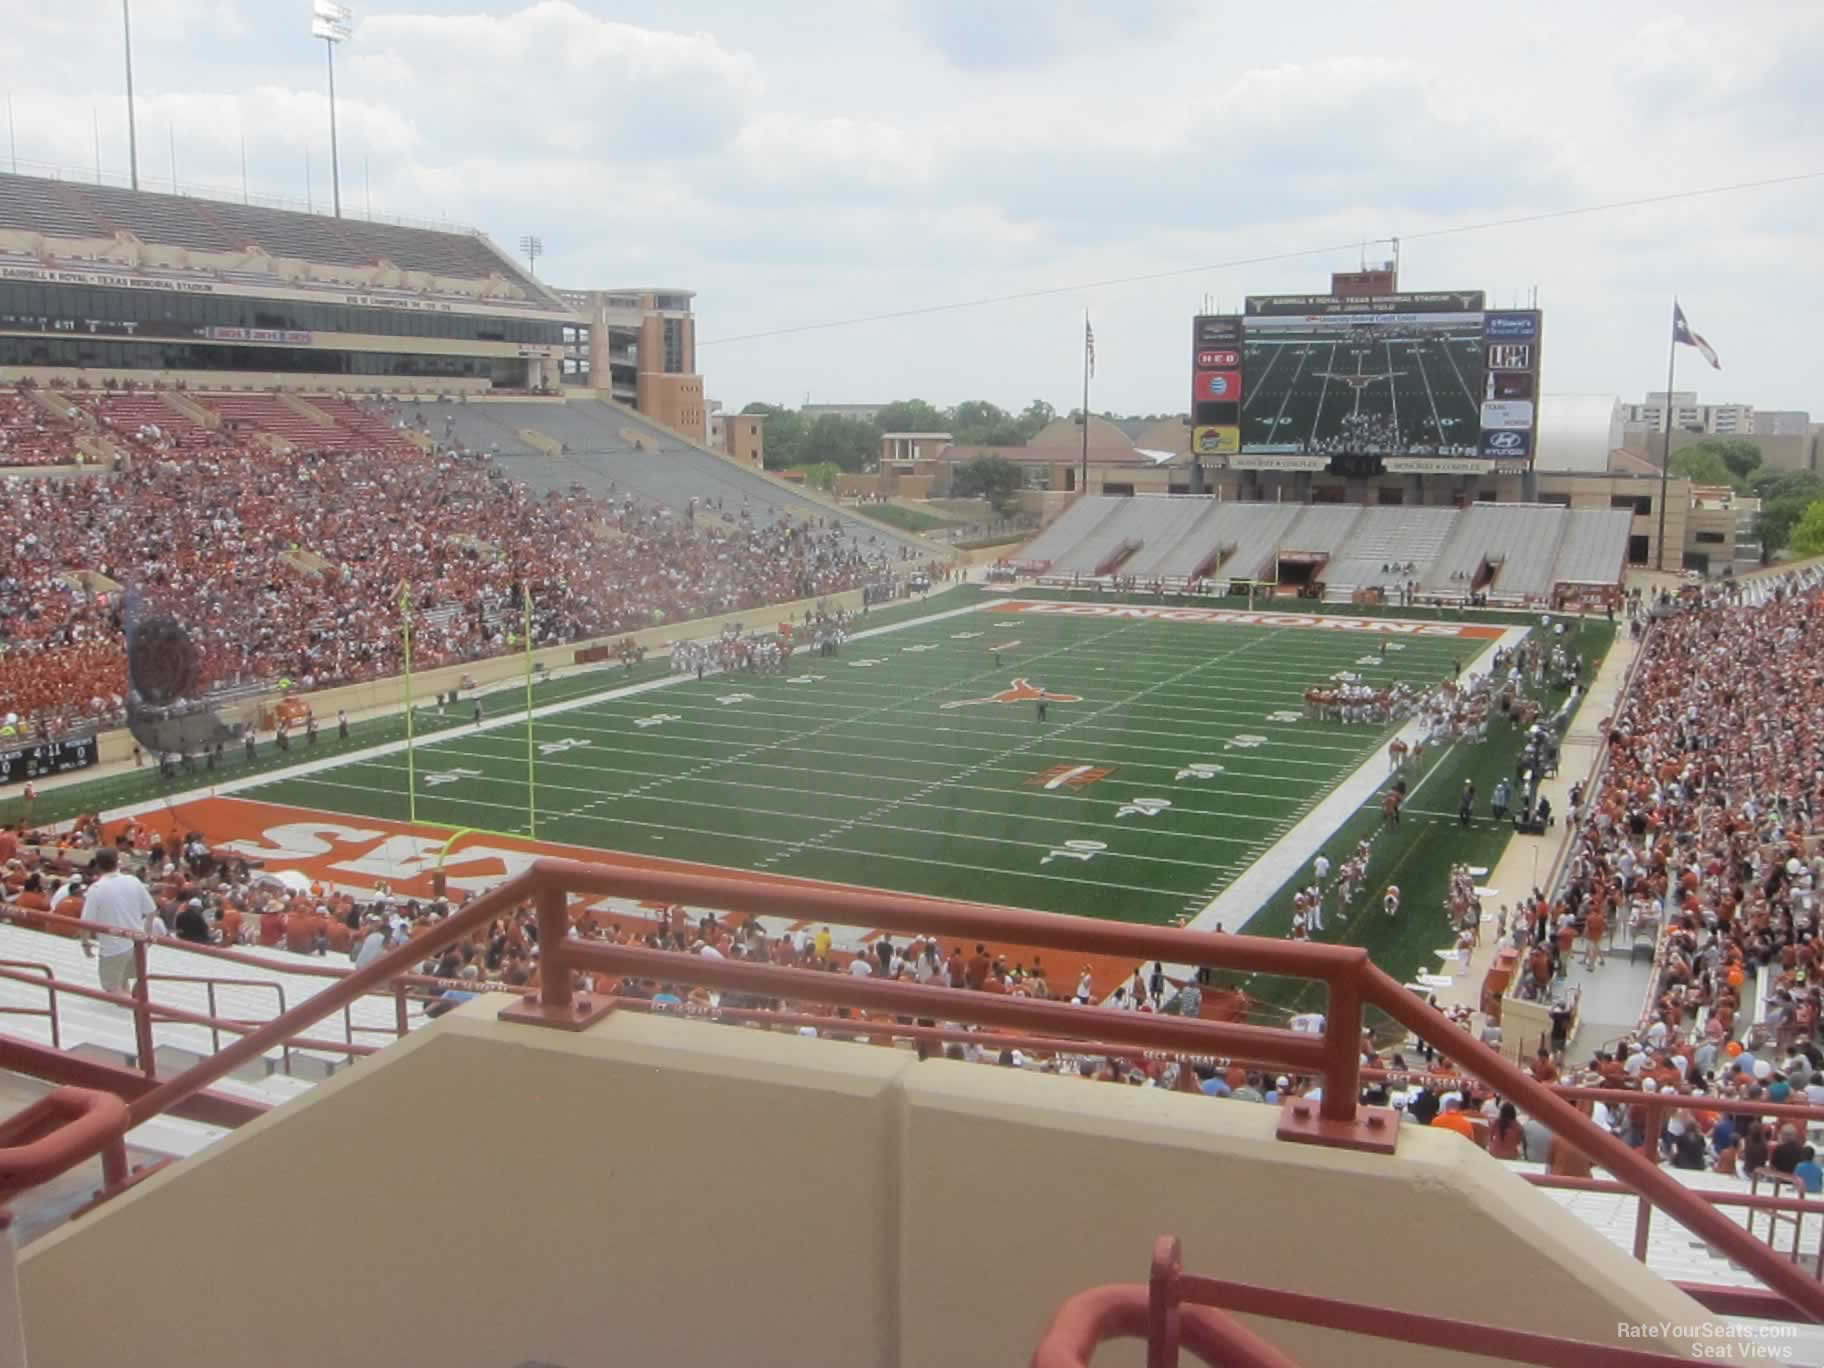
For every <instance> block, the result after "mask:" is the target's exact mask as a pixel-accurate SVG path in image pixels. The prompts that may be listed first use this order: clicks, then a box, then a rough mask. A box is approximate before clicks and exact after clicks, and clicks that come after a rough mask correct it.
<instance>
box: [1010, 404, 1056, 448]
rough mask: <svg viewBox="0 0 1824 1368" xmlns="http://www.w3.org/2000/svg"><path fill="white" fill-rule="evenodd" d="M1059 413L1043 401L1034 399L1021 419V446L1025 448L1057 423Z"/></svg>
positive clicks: (1021, 415)
mask: <svg viewBox="0 0 1824 1368" xmlns="http://www.w3.org/2000/svg"><path fill="white" fill-rule="evenodd" d="M1057 417H1058V411H1057V410H1056V409H1055V408H1053V407H1052V406H1051V405H1050V404H1048V403H1046V402H1045V401H1044V400H1043V399H1034V400H1033V401H1032V402H1031V403H1030V404H1028V405H1026V407H1025V409H1024V410H1022V411H1021V413H1020V417H1019V426H1020V445H1021V446H1024V445H1025V444H1026V443H1027V442H1030V441H1031V440H1032V439H1033V438H1034V437H1037V436H1038V435H1039V433H1040V432H1042V431H1043V430H1044V429H1045V428H1047V427H1049V426H1051V424H1052V423H1054V422H1056V421H1057Z"/></svg>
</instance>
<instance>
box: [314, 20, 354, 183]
mask: <svg viewBox="0 0 1824 1368" xmlns="http://www.w3.org/2000/svg"><path fill="white" fill-rule="evenodd" d="M354 17H355V12H354V11H353V10H352V9H350V8H349V7H348V6H347V5H339V4H337V3H336V0H311V9H310V36H311V37H312V38H321V39H322V40H323V50H324V51H325V52H327V53H328V54H329V193H330V198H331V200H332V201H333V203H334V204H335V207H336V217H337V218H341V217H342V165H341V158H340V154H339V153H338V151H337V150H336V44H337V43H346V42H347V41H348V40H349V38H350V36H351V35H352V34H353V33H354Z"/></svg>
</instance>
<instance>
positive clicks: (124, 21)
mask: <svg viewBox="0 0 1824 1368" xmlns="http://www.w3.org/2000/svg"><path fill="white" fill-rule="evenodd" d="M129 5H130V0H120V33H121V37H122V38H123V39H125V40H126V53H127V168H128V170H129V171H130V172H131V174H132V177H133V188H134V189H135V190H137V189H139V133H138V130H137V129H136V127H135V125H134V122H133V15H132V13H131V11H130V8H129ZM8 108H9V110H10V108H11V107H10V106H9V107H8ZM14 160H15V161H17V158H15V159H14ZM18 169H19V168H18V167H17V166H14V167H13V170H15V171H17V170H18ZM100 179H101V177H99V176H97V177H96V180H100Z"/></svg>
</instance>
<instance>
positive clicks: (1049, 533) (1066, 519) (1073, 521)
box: [1019, 497, 1127, 569]
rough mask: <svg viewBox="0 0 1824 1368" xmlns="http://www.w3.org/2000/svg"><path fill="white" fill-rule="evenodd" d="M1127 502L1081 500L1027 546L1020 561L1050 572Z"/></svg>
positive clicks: (1095, 499)
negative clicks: (1057, 561)
mask: <svg viewBox="0 0 1824 1368" xmlns="http://www.w3.org/2000/svg"><path fill="white" fill-rule="evenodd" d="M1126 502H1127V500H1124V499H1113V498H1109V499H1099V498H1095V497H1091V498H1087V499H1078V500H1077V501H1076V502H1075V503H1073V504H1072V505H1071V506H1070V507H1069V508H1067V509H1065V510H1064V511H1063V512H1062V513H1060V514H1059V515H1058V516H1057V518H1056V519H1055V520H1054V521H1053V522H1052V524H1051V526H1049V527H1047V528H1046V529H1045V530H1044V531H1043V532H1041V533H1039V535H1038V536H1036V537H1034V538H1033V539H1032V540H1031V541H1030V542H1028V543H1027V544H1026V548H1025V550H1023V551H1021V552H1020V556H1019V558H1020V560H1022V561H1024V562H1026V563H1028V564H1031V565H1034V566H1039V567H1043V568H1045V569H1050V568H1051V567H1052V566H1053V564H1054V563H1055V562H1056V560H1057V558H1058V557H1059V556H1063V555H1066V554H1068V553H1069V552H1070V551H1071V550H1072V549H1074V548H1075V547H1076V546H1077V545H1078V544H1079V543H1080V542H1082V541H1083V540H1084V539H1085V538H1087V537H1089V536H1090V535H1091V534H1092V533H1093V532H1094V531H1095V529H1096V526H1097V524H1099V523H1101V522H1102V521H1103V520H1105V519H1107V518H1112V517H1114V516H1115V515H1116V514H1118V513H1119V512H1120V511H1121V510H1120V507H1119V506H1120V505H1121V504H1123V503H1126Z"/></svg>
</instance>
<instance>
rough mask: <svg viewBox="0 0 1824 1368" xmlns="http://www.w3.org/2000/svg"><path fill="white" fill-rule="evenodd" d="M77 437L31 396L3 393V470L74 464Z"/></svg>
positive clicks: (0, 427)
mask: <svg viewBox="0 0 1824 1368" xmlns="http://www.w3.org/2000/svg"><path fill="white" fill-rule="evenodd" d="M75 459H76V456H75V444H74V434H73V433H72V432H71V431H70V430H69V429H68V428H67V427H66V426H65V425H62V424H59V423H58V421H57V420H56V419H55V418H54V417H52V416H51V415H50V414H49V413H48V412H47V411H46V410H45V409H43V408H41V407H40V406H39V405H38V403H37V402H36V401H35V400H33V399H32V397H31V396H30V395H29V394H23V393H20V392H19V391H17V390H0V467H4V466H44V465H64V464H69V463H72V462H73V461H75Z"/></svg>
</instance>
